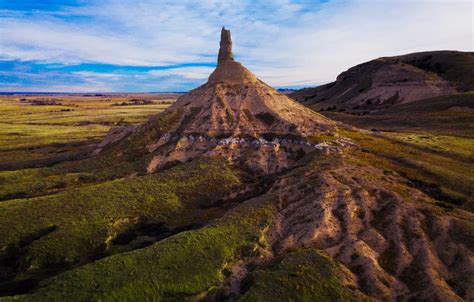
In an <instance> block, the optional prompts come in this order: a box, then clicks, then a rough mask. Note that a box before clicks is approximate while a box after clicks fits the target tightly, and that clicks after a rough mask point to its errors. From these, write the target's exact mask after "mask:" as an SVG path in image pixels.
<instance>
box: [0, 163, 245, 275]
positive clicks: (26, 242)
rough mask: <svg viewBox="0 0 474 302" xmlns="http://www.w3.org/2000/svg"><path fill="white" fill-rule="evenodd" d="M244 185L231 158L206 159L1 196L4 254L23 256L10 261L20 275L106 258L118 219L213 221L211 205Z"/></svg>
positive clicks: (182, 222)
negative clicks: (42, 192)
mask: <svg viewBox="0 0 474 302" xmlns="http://www.w3.org/2000/svg"><path fill="white" fill-rule="evenodd" d="M239 183H240V181H239V178H238V176H237V172H235V171H234V170H233V169H232V168H231V167H230V166H229V165H228V164H227V163H226V162H225V161H224V160H221V159H217V158H216V159H213V158H206V159H201V160H196V161H193V162H189V163H185V164H181V165H178V166H176V167H174V168H172V169H169V170H167V171H165V172H162V173H157V174H152V175H147V176H142V177H134V178H128V179H119V180H113V181H108V182H105V183H102V184H98V185H90V186H84V187H81V188H77V189H68V190H65V191H63V192H61V193H58V194H54V195H48V196H43V197H37V198H31V199H15V200H8V201H4V202H0V253H2V255H1V256H4V257H13V258H18V259H16V260H15V262H16V263H10V264H7V265H13V266H17V269H18V276H17V278H26V277H31V276H33V277H35V276H37V275H41V274H42V273H44V270H49V269H50V268H54V270H56V269H57V268H58V266H59V270H65V269H67V268H69V267H71V266H77V265H82V264H84V263H87V262H90V261H92V260H94V259H97V258H100V257H103V256H105V255H106V254H107V253H108V251H107V250H106V246H105V243H106V241H107V238H108V237H109V236H112V235H114V234H115V233H116V228H115V227H114V225H116V223H117V221H121V220H124V219H125V220H126V219H129V220H134V219H136V218H141V219H142V220H143V219H145V220H151V221H155V222H163V223H168V224H169V225H170V226H171V227H176V226H180V225H186V224H189V223H196V222H206V221H208V220H209V219H211V218H213V217H215V215H216V214H215V213H214V214H213V211H212V209H211V210H205V208H206V207H208V206H209V204H211V203H213V202H215V201H216V200H218V199H221V198H223V197H224V196H225V195H227V194H229V193H230V192H231V191H232V190H233V189H234V188H235V186H238V185H239ZM44 230H51V231H50V232H44ZM0 258H1V257H0ZM0 268H1V267H0Z"/></svg>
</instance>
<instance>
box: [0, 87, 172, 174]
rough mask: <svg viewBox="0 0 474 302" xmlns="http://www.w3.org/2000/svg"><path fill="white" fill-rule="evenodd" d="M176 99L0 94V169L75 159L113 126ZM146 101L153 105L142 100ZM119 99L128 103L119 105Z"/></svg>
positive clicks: (133, 122)
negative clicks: (42, 103) (145, 103)
mask: <svg viewBox="0 0 474 302" xmlns="http://www.w3.org/2000/svg"><path fill="white" fill-rule="evenodd" d="M176 97H177V95H173V94H169V95H168V94H165V95H161V94H156V95H154V94H139V95H133V94H132V95H105V96H95V95H94V96H83V95H34V96H22V95H19V96H16V95H15V96H0V116H1V117H2V118H1V120H0V163H1V164H0V169H3V170H6V169H9V170H13V169H15V167H19V168H25V167H34V166H39V165H41V160H43V161H46V162H48V161H49V162H55V161H54V159H55V158H57V159H58V160H59V161H62V160H64V159H67V158H68V156H69V157H74V155H77V154H78V153H79V151H81V150H83V149H85V148H87V146H88V145H90V144H92V143H97V142H98V141H100V140H101V139H102V138H103V137H104V135H105V134H106V133H107V131H108V130H109V129H110V127H111V126H114V125H136V124H140V123H142V122H143V121H145V120H146V119H147V118H148V117H149V116H151V115H154V114H156V113H158V112H160V111H162V110H163V109H165V108H166V107H168V106H169V105H170V103H171V102H173V101H174V100H175V99H176ZM51 99H53V100H55V101H54V102H51V101H50V100H51ZM144 99H146V100H149V101H150V102H151V103H150V104H147V105H143V104H141V101H142V100H144ZM44 100H47V102H46V104H45V105H39V104H38V101H41V102H44ZM130 100H134V102H131V101H130ZM35 101H36V102H35ZM123 103H126V104H127V105H123V106H122V104H123ZM134 103H137V104H139V105H134ZM116 104H119V105H116ZM129 104H130V105H129Z"/></svg>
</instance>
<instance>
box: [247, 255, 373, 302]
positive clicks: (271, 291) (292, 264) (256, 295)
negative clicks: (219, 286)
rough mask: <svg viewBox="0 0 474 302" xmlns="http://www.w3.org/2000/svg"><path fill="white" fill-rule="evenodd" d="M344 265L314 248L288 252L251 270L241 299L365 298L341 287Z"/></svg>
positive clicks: (334, 299) (360, 299)
mask: <svg viewBox="0 0 474 302" xmlns="http://www.w3.org/2000/svg"><path fill="white" fill-rule="evenodd" d="M346 274H347V273H346V271H345V268H343V267H342V266H341V265H340V264H338V263H336V262H335V261H334V260H332V259H331V258H329V257H328V256H326V255H324V254H322V253H321V252H319V251H318V250H316V249H306V250H298V251H293V252H289V253H288V254H286V255H284V256H283V257H282V258H281V259H278V260H277V261H275V262H274V263H272V264H271V265H269V266H268V267H267V268H262V269H258V270H256V271H254V272H252V273H251V274H250V275H249V276H248V277H247V280H246V282H247V283H251V286H250V288H249V290H248V291H247V292H246V293H245V294H244V295H243V296H242V298H241V301H249V302H250V301H252V302H254V301H261V302H264V301H269V302H270V301H321V302H323V301H328V302H329V301H365V300H367V301H369V299H367V298H365V297H364V295H363V294H361V293H360V292H357V291H355V290H351V289H349V288H348V287H346V286H344V283H348V282H347V280H345V279H346V278H347V276H346Z"/></svg>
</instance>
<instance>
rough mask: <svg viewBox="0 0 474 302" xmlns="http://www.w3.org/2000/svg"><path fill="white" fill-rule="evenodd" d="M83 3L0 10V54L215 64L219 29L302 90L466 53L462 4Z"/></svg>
mask: <svg viewBox="0 0 474 302" xmlns="http://www.w3.org/2000/svg"><path fill="white" fill-rule="evenodd" d="M86 3H88V5H84V6H80V7H69V8H65V9H64V10H62V11H60V12H54V13H51V12H36V13H32V14H31V15H27V16H25V15H21V14H18V13H14V12H11V11H0V16H3V17H1V19H0V58H4V59H17V60H37V61H43V62H58V63H68V64H75V63H80V62H99V63H107V64H117V65H137V66H138V65H141V66H157V65H168V64H180V63H190V62H193V63H194V62H209V61H212V62H213V61H215V56H216V53H217V49H218V39H219V31H220V26H222V25H225V26H226V27H228V28H230V29H231V30H232V35H233V40H234V53H235V55H236V58H237V59H238V60H239V61H241V62H242V63H244V64H245V65H246V66H247V67H249V69H251V70H252V71H254V72H255V73H256V74H257V76H258V77H259V78H261V79H263V80H265V81H267V82H268V83H269V84H271V85H278V86H286V85H308V86H309V85H314V84H320V83H325V82H329V81H332V80H333V79H335V77H336V76H337V74H339V73H340V72H342V71H343V70H345V69H347V68H349V67H351V66H353V65H356V64H359V63H362V62H364V61H367V60H370V59H373V58H376V57H380V56H389V55H400V54H405V53H410V52H415V51H424V50H440V49H456V50H464V51H472V50H473V23H472V22H473V7H472V6H473V4H472V2H471V1H469V0H466V1H463V0H452V1H448V0H445V1H442V0H432V1H424V0H398V1H395V0H380V1H376V0H372V1H368V0H367V1H359V0H351V1H342V0H334V1H330V2H326V3H323V4H317V3H316V1H306V0H304V1H294V2H292V1H289V0H279V1H272V2H269V1H250V0H249V1H240V0H239V1H237V0H232V1H231V0H228V1H213V0H205V1H197V0H196V1H191V0H188V1H152V0H145V1H139V2H137V1H131V0H129V1H128V0H126V1H113V0H104V1H98V0H96V1H90V2H86ZM210 71H211V69H210V68H207V67H206V68H204V67H203V68H201V67H192V68H177V69H168V70H153V71H150V72H149V75H150V76H152V77H153V76H161V77H163V76H173V75H174V76H176V77H179V78H180V80H179V81H184V80H186V79H192V80H196V79H205V78H207V76H208V74H209V73H210ZM82 76H84V77H85V78H87V74H82ZM106 77H107V75H105V76H104V77H103V80H105V78H106ZM114 77H116V75H114ZM110 79H111V78H108V80H110ZM127 79H128V78H127ZM89 80H91V81H92V79H91V75H89ZM116 80H117V81H120V78H118V79H116ZM94 81H97V83H98V82H100V76H95V77H94ZM194 82H195V81H194ZM194 82H193V83H194ZM161 84H162V85H165V83H164V82H163V83H161ZM164 89H166V88H164Z"/></svg>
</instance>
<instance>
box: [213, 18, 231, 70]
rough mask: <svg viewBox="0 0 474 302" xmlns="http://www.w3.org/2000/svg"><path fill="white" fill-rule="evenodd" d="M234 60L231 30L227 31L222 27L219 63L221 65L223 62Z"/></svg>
mask: <svg viewBox="0 0 474 302" xmlns="http://www.w3.org/2000/svg"><path fill="white" fill-rule="evenodd" d="M227 60H231V61H232V60H234V57H233V55H232V39H231V37H230V30H228V29H225V27H224V26H222V30H221V42H220V48H219V56H218V57H217V63H218V64H219V63H220V62H222V61H227Z"/></svg>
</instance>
